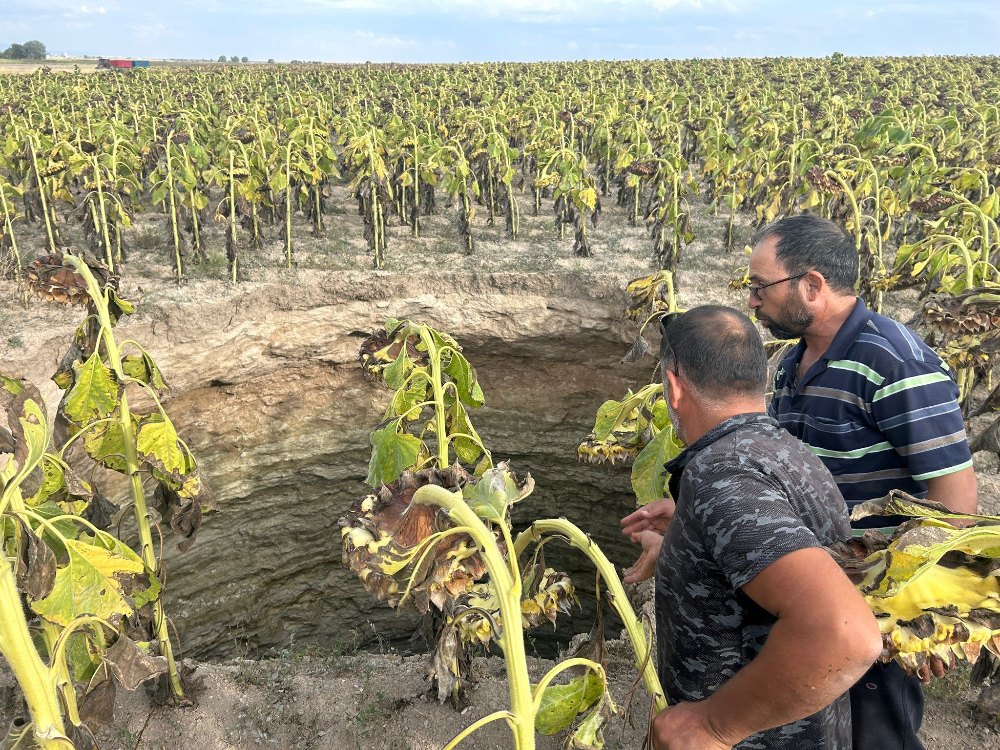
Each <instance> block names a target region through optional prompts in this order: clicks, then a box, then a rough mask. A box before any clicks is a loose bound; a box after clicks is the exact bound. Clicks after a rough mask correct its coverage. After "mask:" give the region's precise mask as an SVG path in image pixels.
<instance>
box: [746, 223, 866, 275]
mask: <svg viewBox="0 0 1000 750" xmlns="http://www.w3.org/2000/svg"><path fill="white" fill-rule="evenodd" d="M768 237H777V238H778V247H777V252H776V254H775V257H776V258H777V259H778V260H779V261H781V263H782V264H784V266H785V268H786V269H787V270H788V275H789V276H794V275H795V274H799V273H802V274H804V273H806V272H807V271H813V270H815V271H818V272H819V273H821V274H823V278H824V279H826V283H827V284H829V285H830V288H831V289H833V290H834V291H837V292H843V293H845V294H846V293H853V291H854V284H855V282H856V281H857V280H858V251H857V248H855V247H854V241H853V240H851V238H850V236H849V235H848V234H847V232H845V231H844V230H843V228H841V227H839V226H838V225H836V224H834V223H833V222H832V221H830V220H829V219H824V218H821V217H819V216H813V215H811V214H800V215H799V216H789V217H788V218H786V219H779V220H778V221H776V222H773V223H772V224H768V225H767V226H766V227H764V228H763V229H761V230H760V231H758V232H757V234H756V235H755V236H754V238H753V245H754V247H756V246H757V245H759V244H760V243H761V242H763V241H764V240H766V239H767V238H768Z"/></svg>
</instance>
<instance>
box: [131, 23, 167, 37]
mask: <svg viewBox="0 0 1000 750" xmlns="http://www.w3.org/2000/svg"><path fill="white" fill-rule="evenodd" d="M126 28H128V30H129V31H131V32H132V33H133V34H134V35H135V36H136V37H137V38H139V39H162V38H163V37H167V36H172V35H173V34H174V30H173V29H172V28H170V27H169V26H166V25H164V24H162V23H151V24H138V25H132V24H130V25H128V26H127V27H126Z"/></svg>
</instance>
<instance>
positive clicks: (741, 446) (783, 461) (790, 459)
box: [686, 420, 815, 480]
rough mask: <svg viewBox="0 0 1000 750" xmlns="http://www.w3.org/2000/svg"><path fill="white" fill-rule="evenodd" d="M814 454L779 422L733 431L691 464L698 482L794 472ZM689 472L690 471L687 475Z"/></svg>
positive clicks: (707, 448) (809, 460)
mask: <svg viewBox="0 0 1000 750" xmlns="http://www.w3.org/2000/svg"><path fill="white" fill-rule="evenodd" d="M814 459H815V456H814V455H813V453H812V452H811V451H810V450H809V449H808V448H807V447H806V446H805V445H804V444H803V443H802V442H801V441H799V440H797V439H795V438H794V437H793V436H792V435H791V434H790V433H789V432H788V431H787V430H785V429H784V428H782V427H781V426H780V425H778V423H777V422H775V421H773V420H769V421H768V422H766V423H760V422H758V423H756V424H754V425H753V427H752V428H751V429H738V430H733V431H732V432H730V433H729V434H727V435H724V436H723V437H721V438H719V439H718V440H716V441H715V442H714V443H712V444H711V445H709V446H707V447H706V448H705V449H704V450H702V451H700V452H699V453H698V455H697V456H696V457H695V458H694V460H693V461H692V462H691V467H690V468H692V469H694V471H693V472H691V474H692V477H693V478H694V479H696V480H703V479H705V478H708V477H713V478H714V477H719V476H725V477H733V476H745V475H750V474H753V475H760V476H763V477H770V476H774V475H775V474H781V473H782V472H784V471H794V470H796V469H797V468H800V467H801V466H802V464H803V462H804V461H805V462H811V461H813V460H814ZM686 473H687V472H686Z"/></svg>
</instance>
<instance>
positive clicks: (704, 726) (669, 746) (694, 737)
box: [653, 703, 732, 750]
mask: <svg viewBox="0 0 1000 750" xmlns="http://www.w3.org/2000/svg"><path fill="white" fill-rule="evenodd" d="M653 748H654V750H730V748H732V745H731V744H727V743H726V742H725V741H724V740H721V739H719V737H718V735H716V733H715V732H714V731H713V729H712V726H711V725H710V724H709V723H708V720H707V719H706V717H705V716H704V712H703V711H702V710H701V704H699V703H678V704H677V705H676V706H671V707H670V708H668V709H665V710H663V711H660V713H658V714H657V715H656V718H655V719H653Z"/></svg>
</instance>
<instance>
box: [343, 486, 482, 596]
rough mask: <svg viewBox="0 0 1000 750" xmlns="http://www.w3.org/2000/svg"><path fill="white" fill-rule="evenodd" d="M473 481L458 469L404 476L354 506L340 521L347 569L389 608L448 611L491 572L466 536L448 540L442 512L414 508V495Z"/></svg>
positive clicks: (447, 525)
mask: <svg viewBox="0 0 1000 750" xmlns="http://www.w3.org/2000/svg"><path fill="white" fill-rule="evenodd" d="M468 481H469V475H468V474H466V473H465V472H464V471H463V470H462V469H461V468H460V467H458V466H454V467H452V468H450V469H448V470H447V471H445V472H438V471H436V470H434V469H425V470H422V471H417V472H414V471H405V472H403V474H402V476H400V478H399V479H398V480H396V481H395V482H391V483H389V484H388V485H384V486H382V487H381V488H380V489H379V490H378V491H377V492H375V493H374V494H371V495H367V496H366V497H364V498H361V499H360V500H357V501H355V503H354V504H353V505H352V506H351V508H350V510H349V511H348V512H347V514H346V515H345V516H344V517H343V518H341V519H340V526H341V541H342V544H343V559H344V563H345V564H347V565H348V567H350V569H351V571H352V572H354V573H355V574H356V575H357V576H358V578H360V579H361V582H362V583H363V584H364V586H365V588H366V589H367V590H368V591H370V592H371V593H373V594H375V595H376V596H377V597H378V598H379V599H384V600H388V603H389V605H390V606H393V607H395V606H397V605H398V604H400V603H401V601H402V600H403V597H404V595H405V596H406V600H407V601H408V602H409V603H411V604H412V605H413V606H414V607H415V608H416V609H417V610H418V611H419V612H427V610H428V609H429V608H430V605H431V604H432V603H433V604H434V605H435V606H436V607H437V608H438V609H444V608H445V606H446V605H447V603H448V602H450V601H453V600H454V599H455V598H456V597H458V596H459V595H460V594H463V593H465V592H466V591H468V590H469V589H470V588H471V587H472V585H473V584H474V583H475V582H476V581H477V580H479V579H480V578H482V577H483V575H484V574H485V573H486V566H485V565H484V564H483V561H482V557H481V556H480V554H479V552H478V550H477V548H476V545H475V543H474V542H473V541H472V539H471V538H470V537H469V536H468V535H467V534H450V535H447V536H445V535H444V534H445V532H448V530H449V529H452V528H454V524H453V523H452V522H451V521H450V520H449V519H448V516H447V515H446V514H445V513H444V511H442V510H441V508H439V507H437V506H431V505H418V504H415V503H413V495H414V494H415V493H416V491H417V490H418V489H419V488H420V487H422V486H424V485H426V484H437V485H439V486H446V487H449V488H453V487H455V486H462V485H464V484H465V483H467V482H468ZM408 587H409V592H408V593H407V588H408Z"/></svg>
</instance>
